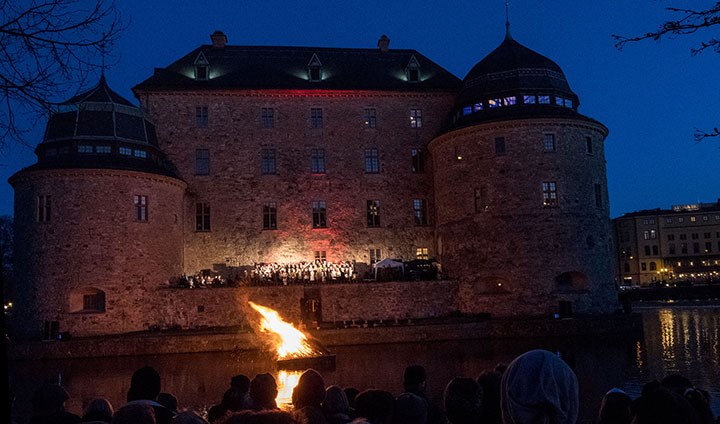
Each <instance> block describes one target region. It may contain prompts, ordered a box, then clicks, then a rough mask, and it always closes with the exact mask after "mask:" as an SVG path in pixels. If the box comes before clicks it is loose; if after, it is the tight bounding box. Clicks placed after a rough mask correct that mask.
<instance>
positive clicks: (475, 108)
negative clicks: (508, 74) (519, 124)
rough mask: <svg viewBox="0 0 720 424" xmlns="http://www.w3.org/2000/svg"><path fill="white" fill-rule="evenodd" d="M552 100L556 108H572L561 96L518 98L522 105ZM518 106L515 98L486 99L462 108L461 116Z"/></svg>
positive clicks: (541, 103)
mask: <svg viewBox="0 0 720 424" xmlns="http://www.w3.org/2000/svg"><path fill="white" fill-rule="evenodd" d="M552 99H554V100H555V103H554V104H555V105H556V106H563V107H567V108H571V109H572V107H573V101H572V99H568V98H566V97H562V96H550V95H548V94H544V95H534V94H532V95H527V94H526V95H523V96H521V97H520V100H522V104H526V105H535V104H540V105H549V104H553V103H552V101H551V100H552ZM517 104H518V97H517V96H506V97H496V98H492V99H487V100H485V101H481V102H477V103H474V104H472V105H467V106H463V108H462V114H463V116H467V115H471V114H473V113H476V112H482V111H483V110H485V109H495V108H499V107H507V106H515V105H517Z"/></svg>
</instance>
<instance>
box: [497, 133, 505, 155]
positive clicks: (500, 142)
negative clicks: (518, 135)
mask: <svg viewBox="0 0 720 424" xmlns="http://www.w3.org/2000/svg"><path fill="white" fill-rule="evenodd" d="M504 154H505V137H495V155H496V156H502V155H504Z"/></svg>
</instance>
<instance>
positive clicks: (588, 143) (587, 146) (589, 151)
mask: <svg viewBox="0 0 720 424" xmlns="http://www.w3.org/2000/svg"><path fill="white" fill-rule="evenodd" d="M585 153H587V154H588V155H592V154H593V142H592V137H589V136H588V137H585Z"/></svg>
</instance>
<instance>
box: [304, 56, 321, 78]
mask: <svg viewBox="0 0 720 424" xmlns="http://www.w3.org/2000/svg"><path fill="white" fill-rule="evenodd" d="M307 66H308V81H310V82H318V81H322V63H321V62H320V59H319V58H318V57H317V54H314V53H313V55H312V58H311V59H310V62H309V63H308V65H307Z"/></svg>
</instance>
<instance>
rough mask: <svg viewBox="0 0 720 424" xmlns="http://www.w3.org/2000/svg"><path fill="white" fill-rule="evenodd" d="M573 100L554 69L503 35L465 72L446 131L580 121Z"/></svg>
mask: <svg viewBox="0 0 720 424" xmlns="http://www.w3.org/2000/svg"><path fill="white" fill-rule="evenodd" d="M579 103H580V102H579V99H578V96H577V95H576V94H575V93H574V92H573V91H572V89H571V88H570V85H569V84H568V82H567V79H566V78H565V74H564V73H563V71H562V69H561V68H560V66H558V64H557V63H555V62H554V61H552V60H551V59H549V58H547V57H545V56H543V55H541V54H540V53H537V52H535V51H534V50H531V49H529V48H527V47H525V46H523V45H522V44H520V43H518V42H517V41H515V40H514V39H513V38H512V37H511V36H510V34H509V32H508V33H507V34H506V36H505V39H504V40H503V42H502V43H501V44H500V45H499V46H498V47H497V48H496V49H495V50H493V51H492V52H491V53H490V54H488V55H487V56H486V57H485V58H483V59H482V60H481V61H480V62H478V63H477V64H476V65H475V66H474V67H473V68H472V69H471V70H470V72H468V74H467V76H465V79H464V80H463V84H462V89H461V90H460V93H459V94H458V97H457V102H456V104H455V109H454V110H453V115H452V117H451V122H449V124H448V125H447V129H448V130H453V129H456V128H461V127H465V126H469V125H474V124H477V123H484V122H492V121H499V120H508V119H510V120H512V119H524V118H552V117H559V118H561V117H565V118H571V117H572V118H580V119H583V120H588V121H592V122H595V123H597V121H594V120H592V119H590V118H587V117H585V116H582V115H580V114H579V113H578V112H577V109H578V105H579Z"/></svg>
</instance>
